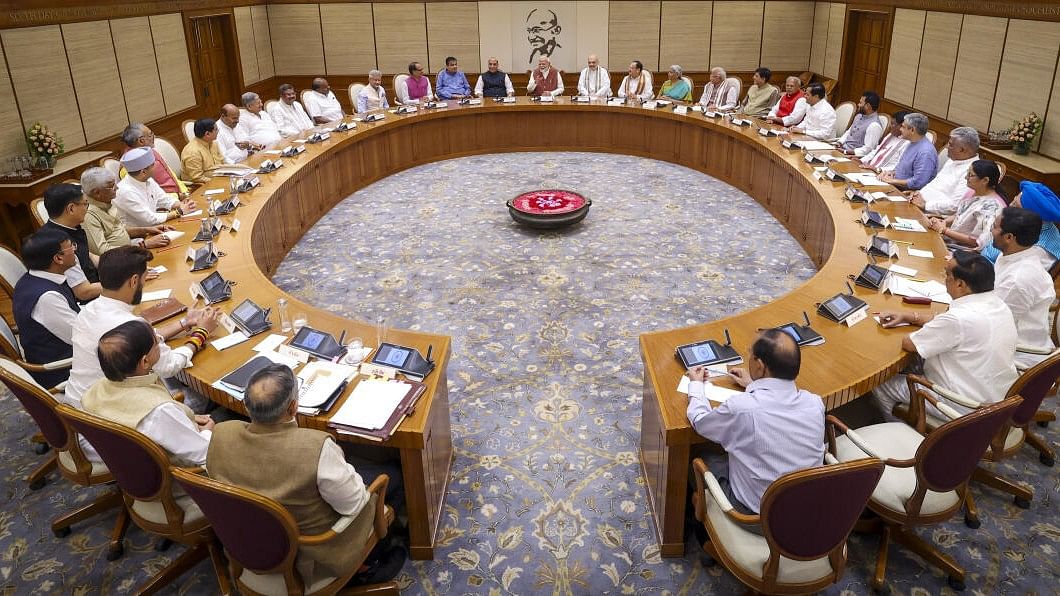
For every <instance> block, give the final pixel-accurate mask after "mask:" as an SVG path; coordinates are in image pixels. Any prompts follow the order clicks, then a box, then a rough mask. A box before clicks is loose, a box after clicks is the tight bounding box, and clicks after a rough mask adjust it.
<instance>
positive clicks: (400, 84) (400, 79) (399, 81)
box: [354, 74, 409, 105]
mask: <svg viewBox="0 0 1060 596" xmlns="http://www.w3.org/2000/svg"><path fill="white" fill-rule="evenodd" d="M408 78H409V75H407V74H399V75H394V102H395V103H400V102H398V98H399V97H401V95H402V93H401V92H400V91H398V89H402V88H404V87H405V80H406V79H408ZM354 105H357V104H356V103H354Z"/></svg>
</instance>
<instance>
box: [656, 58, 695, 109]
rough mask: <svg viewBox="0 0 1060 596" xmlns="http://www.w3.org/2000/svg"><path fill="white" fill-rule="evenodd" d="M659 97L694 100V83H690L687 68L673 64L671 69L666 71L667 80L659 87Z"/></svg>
mask: <svg viewBox="0 0 1060 596" xmlns="http://www.w3.org/2000/svg"><path fill="white" fill-rule="evenodd" d="M659 99H674V100H677V101H692V85H689V84H688V79H686V78H685V69H683V68H681V65H679V64H671V65H670V70H668V71H666V80H665V81H663V84H662V87H659Z"/></svg>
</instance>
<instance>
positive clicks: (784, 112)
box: [766, 77, 809, 126]
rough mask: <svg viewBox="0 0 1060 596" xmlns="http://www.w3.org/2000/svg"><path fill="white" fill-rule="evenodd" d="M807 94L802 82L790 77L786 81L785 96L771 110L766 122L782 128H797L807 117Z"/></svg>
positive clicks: (797, 78)
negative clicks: (804, 91) (803, 90)
mask: <svg viewBox="0 0 1060 596" xmlns="http://www.w3.org/2000/svg"><path fill="white" fill-rule="evenodd" d="M808 105H809V104H807V103H806V94H805V93H803V92H802V80H801V79H799V77H788V78H787V79H785V80H784V94H783V95H781V96H780V99H779V100H777V103H776V105H774V106H773V109H771V110H769V114H768V115H767V116H766V120H769V121H770V122H772V123H773V124H779V125H781V126H795V125H796V124H798V123H799V122H802V119H803V118H804V117H805V116H806V108H807V107H808Z"/></svg>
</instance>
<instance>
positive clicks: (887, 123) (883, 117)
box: [876, 113, 891, 136]
mask: <svg viewBox="0 0 1060 596" xmlns="http://www.w3.org/2000/svg"><path fill="white" fill-rule="evenodd" d="M876 115H877V116H878V117H879V118H880V126H882V127H883V134H884V136H886V135H887V129H889V128H890V127H891V117H890V116H888V115H887V114H880V113H877V114H876Z"/></svg>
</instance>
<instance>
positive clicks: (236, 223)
mask: <svg viewBox="0 0 1060 596" xmlns="http://www.w3.org/2000/svg"><path fill="white" fill-rule="evenodd" d="M240 225H241V224H240V223H239V220H238V219H233V220H232V225H231V226H229V227H228V229H229V230H232V233H233V234H235V233H236V232H238V231H239V226H240Z"/></svg>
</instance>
